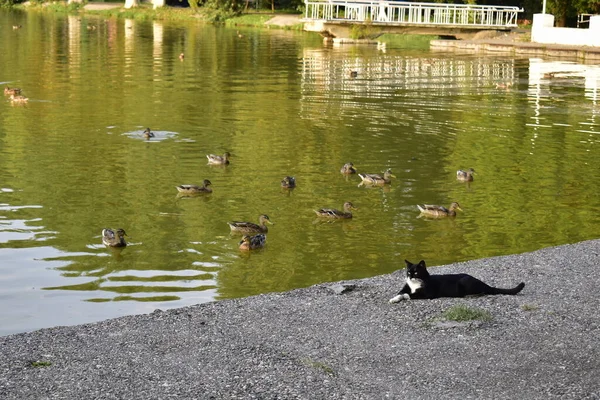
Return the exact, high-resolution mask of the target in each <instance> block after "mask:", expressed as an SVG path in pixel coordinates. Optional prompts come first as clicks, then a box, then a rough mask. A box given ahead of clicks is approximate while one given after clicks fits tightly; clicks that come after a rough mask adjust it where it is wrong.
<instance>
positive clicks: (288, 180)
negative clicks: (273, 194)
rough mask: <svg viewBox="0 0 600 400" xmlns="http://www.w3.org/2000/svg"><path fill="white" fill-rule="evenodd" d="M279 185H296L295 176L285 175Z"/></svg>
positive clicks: (289, 186) (290, 186)
mask: <svg viewBox="0 0 600 400" xmlns="http://www.w3.org/2000/svg"><path fill="white" fill-rule="evenodd" d="M281 186H282V187H284V188H288V189H292V188H295V187H296V178H294V177H293V176H286V177H285V178H283V180H282V181H281Z"/></svg>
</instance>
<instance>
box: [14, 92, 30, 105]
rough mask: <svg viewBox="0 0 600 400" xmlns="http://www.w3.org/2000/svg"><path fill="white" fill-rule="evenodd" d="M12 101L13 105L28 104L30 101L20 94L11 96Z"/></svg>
mask: <svg viewBox="0 0 600 400" xmlns="http://www.w3.org/2000/svg"><path fill="white" fill-rule="evenodd" d="M10 101H12V102H13V103H27V102H28V101H29V99H28V98H27V97H25V96H22V95H20V94H11V95H10Z"/></svg>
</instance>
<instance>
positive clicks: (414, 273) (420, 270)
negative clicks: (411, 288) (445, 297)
mask: <svg viewBox="0 0 600 400" xmlns="http://www.w3.org/2000/svg"><path fill="white" fill-rule="evenodd" d="M404 261H405V262H406V277H407V278H408V279H420V280H423V279H425V278H427V277H428V276H429V273H428V272H427V268H426V267H425V260H421V261H419V263H418V264H413V263H411V262H410V261H408V260H404Z"/></svg>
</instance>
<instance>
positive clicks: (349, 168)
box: [340, 162, 356, 175]
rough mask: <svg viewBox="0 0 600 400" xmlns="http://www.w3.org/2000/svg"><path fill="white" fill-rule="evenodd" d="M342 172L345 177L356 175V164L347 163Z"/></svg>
mask: <svg viewBox="0 0 600 400" xmlns="http://www.w3.org/2000/svg"><path fill="white" fill-rule="evenodd" d="M340 172H341V173H342V174H344V175H351V174H355V173H356V168H354V164H352V163H351V162H347V163H346V164H344V165H343V166H342V168H341V169H340Z"/></svg>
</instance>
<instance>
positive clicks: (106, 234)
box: [102, 228, 127, 247]
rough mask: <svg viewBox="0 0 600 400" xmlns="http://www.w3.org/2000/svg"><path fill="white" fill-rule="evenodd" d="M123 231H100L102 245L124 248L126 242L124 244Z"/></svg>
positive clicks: (124, 234) (120, 229)
mask: <svg viewBox="0 0 600 400" xmlns="http://www.w3.org/2000/svg"><path fill="white" fill-rule="evenodd" d="M125 236H127V234H126V233H125V230H124V229H122V228H119V229H117V230H116V232H115V231H113V230H112V229H108V228H106V229H102V243H104V245H105V246H106V247H125V246H127V242H125Z"/></svg>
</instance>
